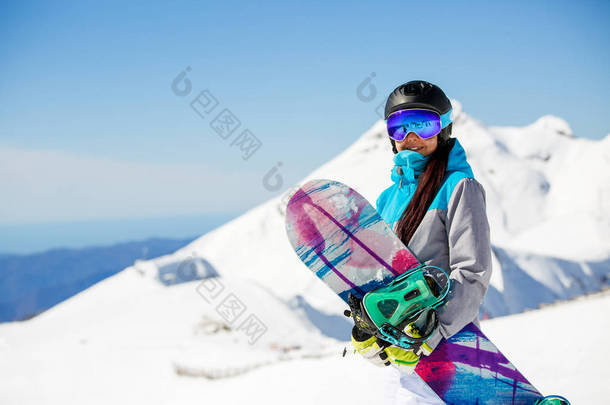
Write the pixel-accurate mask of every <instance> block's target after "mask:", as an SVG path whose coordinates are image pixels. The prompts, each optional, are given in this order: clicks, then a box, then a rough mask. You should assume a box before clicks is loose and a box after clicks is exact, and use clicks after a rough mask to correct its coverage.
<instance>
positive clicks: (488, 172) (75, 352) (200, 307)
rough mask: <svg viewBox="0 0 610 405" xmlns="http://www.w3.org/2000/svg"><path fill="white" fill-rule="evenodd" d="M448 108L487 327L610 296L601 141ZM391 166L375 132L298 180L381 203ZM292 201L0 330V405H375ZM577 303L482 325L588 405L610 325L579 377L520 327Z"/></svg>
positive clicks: (605, 154)
mask: <svg viewBox="0 0 610 405" xmlns="http://www.w3.org/2000/svg"><path fill="white" fill-rule="evenodd" d="M453 104H454V111H455V116H454V122H455V125H454V135H455V136H456V137H458V138H459V139H460V142H461V143H462V145H463V146H464V148H465V149H466V151H467V155H468V159H469V161H470V163H471V165H472V167H473V170H474V172H475V176H476V177H477V179H478V180H479V181H480V182H481V183H482V184H483V186H484V187H485V190H486V194H487V206H488V216H489V220H490V224H491V229H492V243H493V248H494V258H493V259H494V261H493V267H494V272H493V278H492V282H491V287H490V290H489V293H488V295H487V298H486V300H485V302H484V306H483V310H482V315H484V316H491V317H497V316H500V315H507V314H513V313H518V312H522V311H524V310H526V309H535V308H538V307H539V306H540V305H541V304H550V303H553V302H555V301H556V300H566V299H570V298H574V297H576V296H579V295H583V294H588V293H592V292H596V291H599V290H601V289H603V288H604V287H606V286H608V285H609V284H610V210H609V209H608V208H610V188H609V187H610V181H609V180H610V170H609V169H610V136H607V137H606V138H604V139H603V140H600V141H590V140H585V139H580V138H577V137H575V136H573V135H572V133H571V130H570V128H569V126H568V125H567V123H565V121H563V120H561V119H560V118H556V117H551V116H546V117H542V118H540V119H539V120H537V121H536V122H535V123H533V124H532V125H529V126H527V127H523V128H507V127H502V128H499V127H491V128H488V127H486V126H485V125H484V124H482V123H481V122H479V121H477V120H475V119H473V118H471V117H469V116H468V115H467V114H466V113H464V112H463V111H462V109H461V106H460V105H459V103H458V102H456V101H453ZM392 156H393V155H392V153H391V150H390V145H389V142H388V140H387V136H386V135H385V128H384V125H383V122H382V121H379V122H377V123H376V124H375V125H373V126H372V127H371V128H370V129H369V130H368V131H367V132H365V133H364V134H363V135H362V136H361V137H360V138H359V139H358V140H357V141H356V142H355V143H354V144H353V145H351V146H350V147H349V148H348V149H346V150H345V151H344V152H343V153H342V154H340V155H339V156H337V157H336V158H334V159H332V160H331V161H329V162H328V163H326V164H325V165H323V166H321V167H320V168H318V169H317V170H315V171H314V172H313V173H311V174H310V175H309V176H307V178H306V179H303V181H306V180H308V179H311V178H331V179H336V180H340V181H343V182H345V183H347V184H349V185H351V186H353V187H354V188H356V189H357V190H359V191H360V192H361V193H362V194H363V195H364V196H365V197H366V198H368V199H369V200H370V201H371V202H374V201H375V199H376V197H377V196H378V195H379V193H380V192H381V191H382V190H383V189H384V188H385V187H387V186H388V185H389V184H390V170H391V168H392ZM288 195H290V191H288V192H286V193H285V194H284V195H283V196H280V197H277V198H274V199H272V200H269V201H267V202H266V203H264V204H261V205H260V206H258V207H255V208H253V209H252V210H250V211H249V212H247V213H246V214H244V215H242V216H241V217H239V218H236V219H234V220H233V221H231V222H229V223H227V224H225V225H223V226H221V227H219V228H217V229H216V230H214V231H212V232H209V233H207V234H206V235H204V236H202V237H201V238H199V239H197V240H195V241H194V242H192V243H191V244H189V245H187V246H186V247H184V248H182V249H180V250H178V251H176V252H175V253H173V254H171V255H167V256H163V257H160V258H157V259H154V260H150V261H145V262H137V263H136V264H134V266H131V267H129V268H127V269H126V270H124V271H123V272H121V273H119V274H117V275H115V276H112V277H110V278H108V279H106V280H104V281H103V282H101V283H98V284H96V285H95V286H93V287H91V288H89V289H87V290H85V291H83V292H81V293H80V294H78V295H76V296H74V297H72V298H71V299H69V300H67V301H65V302H62V303H61V304H59V305H57V306H56V307H54V308H52V309H50V310H48V311H46V312H45V313H43V314H41V315H40V316H38V317H36V318H34V319H32V320H29V321H27V322H23V323H12V324H4V325H0V381H2V383H0V398H1V399H3V401H2V403H20V404H23V403H41V402H43V403H60V402H61V403H63V404H65V403H71V402H74V403H77V402H78V403H82V402H87V403H98V402H99V403H108V402H109V401H110V402H121V403H126V402H136V403H148V404H152V403H155V404H166V403H167V404H169V403H177V402H179V403H191V402H192V403H195V402H197V403H200V402H201V401H203V400H209V401H211V402H220V401H223V402H225V403H243V400H244V399H246V398H247V397H248V395H249V396H256V395H259V396H260V398H264V399H266V401H265V402H266V403H283V401H284V400H285V398H286V396H288V395H291V402H292V403H312V402H314V403H326V402H328V401H326V399H327V398H334V399H337V398H338V394H337V392H342V395H345V396H346V398H347V397H349V398H350V400H349V401H350V403H370V402H371V400H372V399H374V398H376V397H375V396H371V395H368V394H366V393H362V392H356V393H354V392H353V391H354V387H355V386H357V384H358V381H359V380H361V379H362V378H365V379H366V380H367V381H370V382H380V383H381V381H382V380H383V378H382V376H380V374H379V371H378V370H376V369H372V368H368V366H367V365H363V364H362V362H358V361H357V360H354V359H350V360H343V359H339V358H338V353H339V352H340V348H342V346H341V345H340V342H338V341H337V340H336V339H339V340H344V339H347V338H348V336H349V335H348V331H349V328H350V326H349V322H348V321H347V320H346V318H344V317H343V316H342V315H341V314H342V311H343V310H344V309H345V308H344V304H343V302H342V301H340V300H339V298H338V297H336V296H335V295H334V294H333V293H331V292H330V291H329V290H328V289H327V288H326V286H324V285H323V284H322V282H321V281H319V280H317V279H316V278H315V277H312V275H311V274H310V272H309V271H308V270H307V269H306V268H305V267H304V266H303V265H302V264H301V262H300V261H299V260H298V259H297V257H296V255H295V253H294V252H293V251H292V248H291V246H290V244H289V242H288V240H287V238H286V236H285V231H284V208H285V207H284V206H285V203H286V201H287V196H288ZM202 280H203V281H202ZM595 302H596V304H591V305H586V310H589V311H595V308H596V305H605V306H606V307H607V305H608V299H607V297H603V298H599V299H598V300H597V301H595ZM571 305H572V304H562V305H560V306H557V307H554V308H552V309H546V310H541V311H537V312H536V313H537V314H538V313H540V314H541V315H530V314H523V315H519V316H520V317H522V318H518V317H505V318H497V319H494V320H492V321H490V322H491V323H486V324H484V325H483V328H484V330H485V327H486V325H487V324H489V325H490V329H491V330H493V333H492V334H490V336H491V337H492V339H494V340H497V343H498V346H499V347H500V348H501V349H502V350H503V351H504V353H505V354H506V355H507V356H508V357H509V358H513V353H511V349H510V347H511V346H510V339H511V337H514V336H522V337H526V338H527V341H528V342H530V341H531V342H532V343H531V346H528V345H527V344H523V345H517V346H514V345H513V346H512V347H515V348H518V349H513V350H519V351H520V353H521V355H522V356H521V357H519V359H520V362H517V363H516V365H517V366H518V367H521V366H522V365H526V366H527V365H528V364H530V363H528V361H527V359H524V357H523V355H525V354H529V355H530V356H536V355H537V353H538V351H536V350H535V349H536V345H541V344H546V350H547V352H545V353H548V355H547V356H545V359H546V361H547V362H548V367H553V368H554V370H555V371H556V374H559V373H560V371H559V370H563V371H564V372H565V375H569V376H570V379H563V380H557V381H561V383H562V385H561V386H557V385H555V386H553V381H552V380H550V379H549V378H548V375H545V371H544V370H545V369H546V368H545V367H528V370H527V372H526V370H525V369H524V372H525V373H526V375H527V376H528V377H529V378H530V380H531V381H532V382H533V383H534V385H536V384H537V383H544V388H543V389H545V390H549V391H554V392H556V393H565V394H566V395H568V394H569V393H570V392H571V393H572V394H574V395H580V398H594V397H591V396H590V395H589V394H587V393H585V392H584V391H583V390H582V388H581V387H582V386H583V385H585V383H584V382H585V381H587V380H586V377H587V372H588V371H587V367H588V366H591V369H592V370H596V371H591V373H596V372H598V373H599V372H601V373H602V375H603V376H606V378H610V375H609V374H608V372H606V371H603V370H601V367H597V366H595V363H593V361H594V356H595V355H596V353H597V346H596V344H597V343H596V342H598V341H599V343H600V344H601V342H602V340H601V338H602V336H603V333H605V332H606V331H605V330H604V329H607V327H608V325H607V323H603V322H602V323H599V322H597V323H595V322H593V321H592V322H590V324H589V325H587V332H586V335H587V336H588V338H587V342H586V344H584V345H583V346H582V349H579V350H580V352H579V355H582V356H583V357H588V359H589V360H590V363H589V362H588V361H589V360H583V361H581V362H579V363H577V364H576V365H577V366H578V367H577V368H574V367H573V365H574V362H573V361H572V360H570V361H566V362H563V361H560V359H562V358H564V357H561V356H563V355H564V353H563V350H564V349H565V350H573V349H574V347H575V346H576V345H577V343H575V342H572V341H571V340H570V339H568V340H569V341H570V342H572V343H573V344H574V346H569V347H567V348H566V347H565V342H566V341H568V340H566V339H565V336H563V335H561V334H550V335H545V336H544V339H543V338H542V337H540V336H538V335H535V336H530V334H528V333H524V332H523V331H522V330H521V329H520V328H521V327H522V326H523V325H529V324H532V325H533V324H538V325H548V327H549V328H554V329H556V330H560V328H561V329H563V328H565V329H566V330H570V331H572V328H571V326H572V324H570V328H569V329H568V328H566V327H565V325H563V326H560V324H559V323H560V322H562V321H561V319H560V318H561V316H560V315H557V314H558V313H559V314H562V313H565V314H566V316H567V318H568V319H570V320H571V319H574V317H576V316H577V315H576V314H575V310H572V308H576V307H572V306H571ZM561 308H564V309H561ZM567 308H569V309H567ZM561 311H563V312H561ZM602 313H603V310H602ZM544 314H552V315H544ZM594 318H595V317H594V316H592V319H594ZM515 319H517V320H515ZM582 319H584V318H582ZM553 322H554V323H553ZM570 333H572V332H570ZM570 336H572V334H571V335H570ZM574 336H581V334H580V333H578V334H576V335H574ZM570 338H571V337H570ZM504 342H508V343H504ZM503 344H506V345H507V347H508V350H506V349H504V346H503ZM538 347H539V346H538ZM579 347H580V346H579ZM553 354H555V357H553ZM531 361H532V362H533V361H535V359H533V360H531ZM346 365H347V366H346ZM585 365H586V366H587V367H585ZM530 366H531V364H530ZM246 371H251V372H250V373H246V374H244V373H245V372H246ZM528 372H530V373H531V374H528ZM603 373H605V374H603ZM363 376H364V377H363ZM196 377H205V378H196ZM222 377H232V378H222ZM331 380H332V383H331ZM600 381H601V380H600ZM312 383H313V385H312ZM277 384H281V386H282V387H281V390H279V391H277V388H273V387H277ZM565 384H567V386H566V385H565ZM570 384H571V385H570ZM566 387H567V391H570V389H572V391H570V392H566ZM579 389H580V391H579ZM605 392H606V396H607V395H608V394H610V392H608V391H605ZM295 394H296V397H297V398H294V396H295ZM356 394H357V395H356ZM367 395H368V396H367ZM587 395H589V396H587ZM206 396H207V397H206ZM252 399H253V398H250V400H252ZM254 399H258V398H254ZM585 403H590V402H585Z"/></svg>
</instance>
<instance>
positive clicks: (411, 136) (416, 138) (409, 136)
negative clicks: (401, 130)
mask: <svg viewBox="0 0 610 405" xmlns="http://www.w3.org/2000/svg"><path fill="white" fill-rule="evenodd" d="M417 141H419V136H418V135H417V134H416V133H415V132H409V133H408V134H407V136H405V137H404V139H403V140H402V141H400V143H403V142H409V143H413V142H417Z"/></svg>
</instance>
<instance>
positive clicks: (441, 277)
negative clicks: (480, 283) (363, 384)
mask: <svg viewBox="0 0 610 405" xmlns="http://www.w3.org/2000/svg"><path fill="white" fill-rule="evenodd" d="M450 287H451V280H450V279H449V274H447V272H446V271H445V270H443V269H441V268H440V267H436V266H427V265H423V264H422V265H419V266H417V267H415V268H413V269H411V270H409V271H407V272H405V273H403V274H401V275H399V276H398V277H396V278H395V279H394V280H392V282H391V283H390V284H388V285H386V286H383V287H380V288H378V289H376V290H373V291H370V292H368V293H366V294H365V295H364V297H362V299H359V298H358V297H356V296H355V295H353V294H349V297H348V304H349V306H350V311H346V312H345V315H346V316H351V317H352V318H353V319H354V323H355V325H356V327H358V328H360V329H361V330H363V331H364V332H366V333H368V334H370V335H373V336H375V337H377V338H378V339H380V340H381V341H382V342H387V345H388V346H389V345H395V346H399V347H402V348H404V349H408V350H413V351H417V350H418V349H419V347H420V346H421V345H422V344H423V343H425V342H426V340H428V339H429V338H430V336H432V334H433V333H434V331H435V330H436V328H437V327H438V319H437V316H436V308H438V307H439V306H440V305H442V304H443V303H444V302H445V298H446V297H447V294H448V293H449V289H450Z"/></svg>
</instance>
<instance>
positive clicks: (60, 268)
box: [0, 238, 194, 322]
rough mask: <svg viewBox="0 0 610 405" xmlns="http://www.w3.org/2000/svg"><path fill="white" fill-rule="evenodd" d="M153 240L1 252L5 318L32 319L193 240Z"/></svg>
mask: <svg viewBox="0 0 610 405" xmlns="http://www.w3.org/2000/svg"><path fill="white" fill-rule="evenodd" d="M193 239H194V238H189V239H164V238H152V239H147V240H144V241H137V242H126V243H118V244H114V245H110V246H94V247H87V248H78V249H52V250H48V251H46V252H42V253H36V254H28V255H9V254H2V255H0V322H6V321H16V320H23V319H28V318H31V317H33V316H35V315H37V314H39V313H40V312H42V311H44V310H46V309H48V308H50V307H52V306H53V305H55V304H57V303H59V302H61V301H63V300H65V299H67V298H69V297H71V296H73V295H74V294H77V293H79V292H80V291H82V290H84V289H86V288H87V287H89V286H91V285H93V284H95V283H97V282H98V281H101V280H103V279H105V278H106V277H109V276H111V275H113V274H115V273H117V272H119V271H121V270H123V269H124V268H126V267H128V266H130V265H132V264H133V263H134V261H135V260H138V259H140V260H141V259H150V258H154V257H158V256H162V255H165V254H168V253H171V252H174V251H175V250H177V249H179V248H181V247H183V246H184V245H186V244H188V243H189V242H191V241H192V240H193Z"/></svg>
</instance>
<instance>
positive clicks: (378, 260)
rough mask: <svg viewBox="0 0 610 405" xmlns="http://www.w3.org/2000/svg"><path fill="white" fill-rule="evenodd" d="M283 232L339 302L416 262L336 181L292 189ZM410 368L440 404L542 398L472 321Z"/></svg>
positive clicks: (365, 206) (375, 214)
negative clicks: (431, 391) (430, 389)
mask: <svg viewBox="0 0 610 405" xmlns="http://www.w3.org/2000/svg"><path fill="white" fill-rule="evenodd" d="M286 232H287V235H288V239H289V240H290V243H291V245H292V247H293V248H294V250H295V252H296V253H297V255H298V256H299V258H300V259H301V261H302V262H303V263H304V264H305V265H306V266H307V267H308V268H309V269H310V270H311V271H312V272H313V273H315V275H316V276H317V277H319V278H320V279H321V280H322V281H323V282H324V283H326V285H327V286H328V287H330V288H331V289H332V290H333V291H334V292H335V293H336V294H338V295H339V297H341V299H343V301H345V302H346V303H347V299H348V295H349V294H350V293H351V294H354V295H355V296H357V297H358V298H362V297H363V296H364V294H366V293H367V292H369V291H372V290H375V289H377V288H379V287H381V286H383V285H386V284H387V283H389V282H390V281H391V280H393V279H394V278H395V277H396V276H398V275H400V274H402V273H404V272H405V271H407V270H410V269H412V268H414V267H416V266H418V265H419V264H420V263H419V261H418V260H417V258H416V257H415V255H414V254H413V252H411V251H410V250H409V249H408V248H407V247H406V246H405V245H404V244H403V243H402V241H401V240H400V239H399V238H398V236H397V235H396V234H395V233H394V232H393V231H392V230H391V229H390V227H389V226H388V224H386V222H385V221H384V220H383V219H382V218H381V216H380V215H379V213H378V212H377V211H376V210H375V208H373V207H372V206H371V204H369V203H368V201H367V200H366V199H365V198H364V197H362V196H361V195H360V194H359V193H358V192H356V191H355V190H354V189H352V188H350V187H348V186H347V185H345V184H342V183H340V182H338V181H331V180H311V181H309V182H307V183H306V184H304V185H303V186H301V187H300V188H299V189H297V191H296V192H295V193H294V194H293V195H292V197H291V198H290V200H289V201H288V204H287V206H286ZM446 270H447V271H448V270H449V269H446ZM415 372H416V373H417V374H418V375H419V376H420V377H421V378H422V379H423V380H424V381H425V382H426V383H427V384H428V385H429V386H430V388H432V390H433V391H434V392H435V393H436V394H437V395H438V396H439V397H440V398H441V399H442V400H443V401H445V402H446V403H447V404H479V405H483V404H534V403H535V402H536V400H538V399H540V398H542V397H543V396H542V395H541V394H540V392H539V391H538V390H537V389H536V388H534V386H533V385H532V384H531V383H530V382H529V381H528V380H527V379H526V378H525V377H524V376H523V375H522V374H521V373H520V372H519V370H517V368H516V367H515V366H514V365H513V364H511V362H510V361H509V360H508V359H507V358H506V357H505V356H504V355H503V354H502V353H501V352H500V350H498V348H497V347H496V346H495V345H494V344H493V343H492V342H491V341H490V340H489V339H488V338H487V337H486V336H485V334H483V332H481V330H480V329H479V328H478V327H477V326H476V325H474V324H473V323H470V324H468V325H466V327H464V328H463V329H462V330H461V331H460V332H458V333H457V334H455V335H454V336H452V337H450V338H449V339H447V340H445V339H443V340H442V341H441V343H440V344H439V345H438V346H437V348H436V349H435V350H434V351H433V352H432V354H431V355H430V356H422V357H421V359H420V360H419V363H418V365H417V367H416V369H415Z"/></svg>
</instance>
